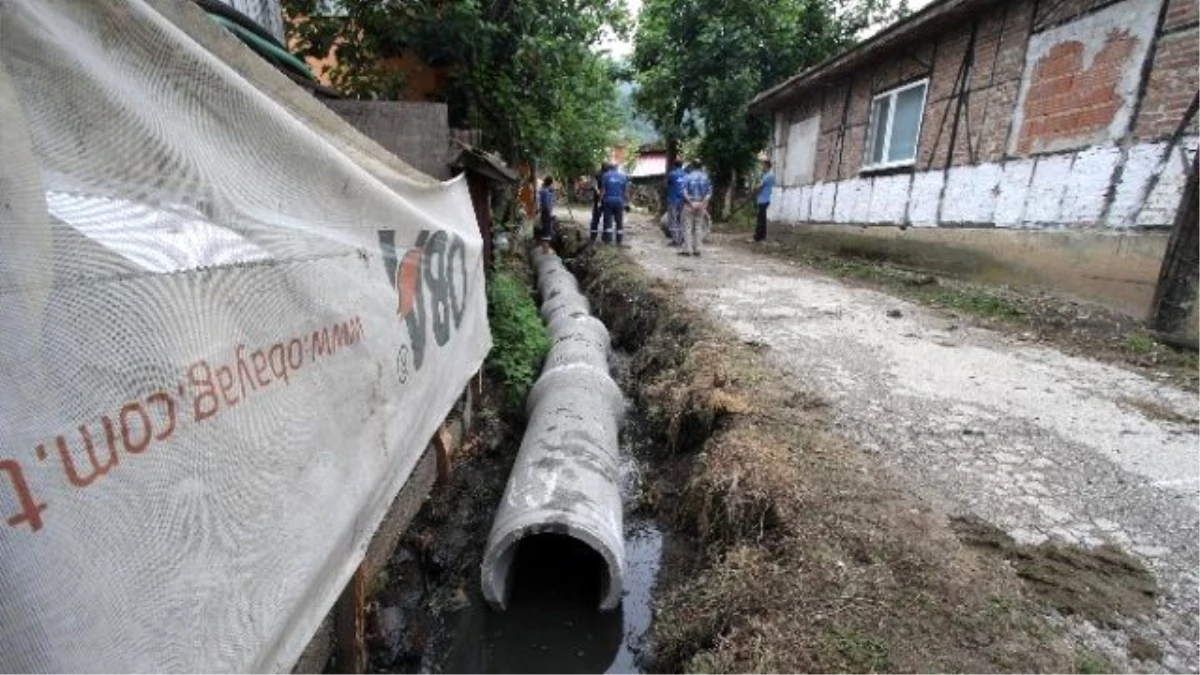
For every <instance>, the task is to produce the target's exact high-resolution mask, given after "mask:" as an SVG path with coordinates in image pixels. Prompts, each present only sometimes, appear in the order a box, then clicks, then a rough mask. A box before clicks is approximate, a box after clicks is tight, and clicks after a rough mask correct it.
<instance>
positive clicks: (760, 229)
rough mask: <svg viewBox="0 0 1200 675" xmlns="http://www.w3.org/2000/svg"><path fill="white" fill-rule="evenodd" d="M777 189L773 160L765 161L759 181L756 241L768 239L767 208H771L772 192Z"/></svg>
mask: <svg viewBox="0 0 1200 675" xmlns="http://www.w3.org/2000/svg"><path fill="white" fill-rule="evenodd" d="M773 189H775V174H774V172H772V171H771V160H769V159H764V160H763V175H762V180H760V181H758V221H757V222H756V223H755V224H754V241H762V240H764V239H766V238H767V208H768V207H770V206H771V190H773Z"/></svg>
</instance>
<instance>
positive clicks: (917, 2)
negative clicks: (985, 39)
mask: <svg viewBox="0 0 1200 675" xmlns="http://www.w3.org/2000/svg"><path fill="white" fill-rule="evenodd" d="M932 1H933V0H908V8H909V9H910V10H912V11H914V12H915V11H917V10H919V9H921V8H922V7H924V6H925V5H928V4H929V3H930V2H932ZM624 2H625V10H626V11H627V12H629V15H630V16H631V17H635V18H636V17H637V13H638V10H639V9H641V7H642V0H624ZM766 6H767V7H770V3H767V4H766ZM880 28H883V26H880ZM629 37H630V39H629V40H621V39H618V38H617V37H616V36H615V35H613V34H611V33H607V32H606V33H605V35H604V37H603V38H602V39H601V40H600V44H599V45H598V48H599V49H600V50H601V51H607V52H608V53H609V54H612V55H613V56H614V57H616V58H619V59H624V58H628V57H629V55H630V54H632V53H633V43H632V42H631V41H630V40H632V38H633V34H632V31H630V36H629ZM864 37H865V36H864Z"/></svg>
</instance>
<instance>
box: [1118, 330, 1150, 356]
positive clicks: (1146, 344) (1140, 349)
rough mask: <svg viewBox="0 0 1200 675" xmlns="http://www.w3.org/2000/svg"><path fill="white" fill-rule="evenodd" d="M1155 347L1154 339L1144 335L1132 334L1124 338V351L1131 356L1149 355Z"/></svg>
mask: <svg viewBox="0 0 1200 675" xmlns="http://www.w3.org/2000/svg"><path fill="white" fill-rule="evenodd" d="M1157 346H1158V343H1157V342H1155V341H1154V338H1152V337H1150V336H1149V335H1146V334H1145V333H1132V334H1130V335H1128V336H1126V338H1125V349H1126V350H1127V351H1128V352H1130V353H1131V354H1138V355H1145V354H1150V353H1152V352H1154V350H1155V348H1156V347H1157Z"/></svg>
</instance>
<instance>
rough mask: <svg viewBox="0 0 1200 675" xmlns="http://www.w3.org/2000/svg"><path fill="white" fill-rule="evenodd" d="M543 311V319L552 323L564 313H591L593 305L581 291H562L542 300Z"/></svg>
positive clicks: (547, 322)
mask: <svg viewBox="0 0 1200 675" xmlns="http://www.w3.org/2000/svg"><path fill="white" fill-rule="evenodd" d="M541 312H542V321H544V322H546V325H550V324H552V323H554V320H555V319H557V318H558V317H559V316H562V315H566V314H572V313H583V314H591V305H590V304H589V303H588V299H587V298H586V297H584V296H582V295H580V294H579V293H562V294H559V295H556V296H554V297H553V298H550V299H549V300H546V301H544V302H542V307H541Z"/></svg>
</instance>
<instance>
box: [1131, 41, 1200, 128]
mask: <svg viewBox="0 0 1200 675" xmlns="http://www.w3.org/2000/svg"><path fill="white" fill-rule="evenodd" d="M1198 61H1200V47H1198V46H1197V31H1196V29H1195V28H1193V29H1190V30H1185V31H1182V32H1178V33H1174V34H1171V35H1166V36H1163V37H1160V38H1159V39H1158V45H1157V50H1156V51H1155V54H1154V63H1153V65H1152V66H1151V69H1150V81H1149V82H1148V83H1147V84H1146V95H1145V97H1144V98H1143V99H1142V106H1141V109H1140V111H1139V113H1138V119H1137V122H1136V124H1135V126H1134V129H1135V134H1136V136H1137V137H1138V138H1141V139H1153V138H1162V137H1165V136H1169V135H1170V134H1171V133H1173V132H1174V131H1175V129H1176V127H1177V126H1178V125H1179V121H1180V120H1181V119H1182V118H1183V113H1184V112H1185V111H1186V110H1187V107H1188V105H1189V104H1190V103H1191V102H1192V97H1193V96H1194V95H1195V93H1196V90H1197V88H1198V87H1200V82H1198V80H1200V77H1198V75H1197V69H1196V65H1197V62H1198ZM1192 128H1193V130H1195V128H1196V126H1195V122H1194V121H1193V126H1192Z"/></svg>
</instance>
